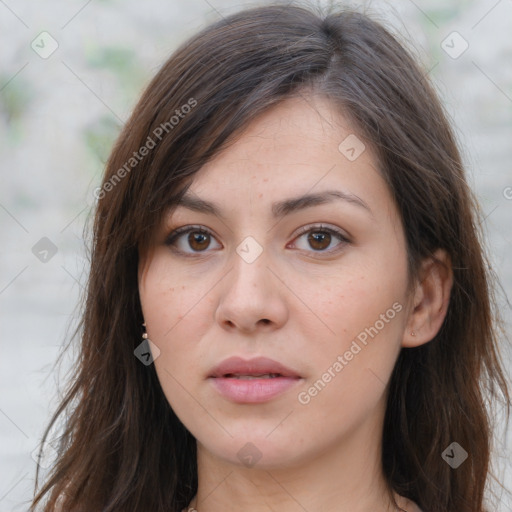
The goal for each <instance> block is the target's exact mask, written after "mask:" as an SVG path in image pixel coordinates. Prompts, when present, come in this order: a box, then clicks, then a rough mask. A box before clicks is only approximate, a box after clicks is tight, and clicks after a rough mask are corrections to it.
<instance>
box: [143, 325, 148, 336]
mask: <svg viewBox="0 0 512 512" xmlns="http://www.w3.org/2000/svg"><path fill="white" fill-rule="evenodd" d="M142 327H144V332H143V333H142V339H143V340H147V339H148V333H147V332H146V322H144V323H143V324H142Z"/></svg>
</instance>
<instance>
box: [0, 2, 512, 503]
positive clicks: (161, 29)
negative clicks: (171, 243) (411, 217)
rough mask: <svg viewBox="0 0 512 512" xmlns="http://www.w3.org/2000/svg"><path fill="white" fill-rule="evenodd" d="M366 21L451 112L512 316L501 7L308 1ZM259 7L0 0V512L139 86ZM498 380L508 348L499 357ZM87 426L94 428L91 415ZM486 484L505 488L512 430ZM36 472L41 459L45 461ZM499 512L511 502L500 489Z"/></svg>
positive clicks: (29, 459) (24, 496)
mask: <svg viewBox="0 0 512 512" xmlns="http://www.w3.org/2000/svg"><path fill="white" fill-rule="evenodd" d="M310 3H311V4H320V5H323V6H329V5H331V4H333V5H340V6H341V5H352V6H357V7H358V8H359V9H362V10H367V11H368V12H370V13H373V14H374V15H375V16H376V17H377V18H378V19H381V20H383V21H385V22H386V24H387V26H389V27H391V28H393V30H394V31H395V32H396V33H397V34H399V37H400V39H401V40H402V41H405V42H406V44H407V45H408V46H409V47H411V48H412V49H413V51H414V53H415V54H416V55H417V57H418V59H420V61H421V62H422V64H423V67H424V69H425V73H426V74H428V75H429V76H430V77H431V79H432V80H433V82H434V84H435V87H436V89H437V90H438V92H439V94H440V95H441V98H442V99H443V101H444V104H445V106H446V109H447V111H448V112H449V114H450V116H451V118H452V120H453V123H454V126H455V129H456V132H457V135H458V138H459V141H460V145H461V149H462V151H463V155H464V160H465V163H466V166H467V171H468V179H469V181H470V183H471V186H472V188H473V189H474V190H475V192H476V194H477V196H478V199H479V201H480V205H481V209H482V213H483V216H484V217H485V219H484V221H483V222H484V224H485V228H486V231H487V235H488V246H489V248H490V253H491V256H492V264H493V265H494V268H495V271H496V273H497V277H498V279H499V280H500V283H501V286H502V289H501V295H500V297H499V301H500V307H501V310H502V313H503V316H504V318H505V320H506V322H507V329H508V333H509V336H510V332H511V329H510V326H511V323H512V311H511V307H510V304H509V303H508V301H507V299H506V296H507V295H508V296H509V297H510V296H511V294H512V259H511V257H510V254H509V251H510V249H511V247H512V243H511V242H512V229H511V224H512V169H511V162H512V158H511V157H512V37H511V34H512V1H511V0H497V1H495V0H492V1H483V0H478V1H477V0H452V1H450V2H446V1H442V0H425V1H421V2H420V1H419V0H415V1H413V0H400V1H395V2H384V1H374V2H365V3H362V2H352V3H349V2H328V1H324V2H318V1H311V2H310ZM255 5H259V3H257V2H240V1H228V0H147V1H145V2H144V3H143V2H139V1H136V0H123V1H121V0H68V1H66V2H63V1H59V0H45V1H44V2H33V1H27V0H17V1H14V0H0V173H1V181H0V233H1V245H0V326H1V331H0V332H1V336H0V343H1V356H0V361H1V371H0V384H1V390H2V393H1V395H0V512H14V511H16V512H17V511H22V510H27V509H28V503H29V501H30V497H31V496H32V492H33V486H34V478H35V468H36V456H35V453H34V451H35V450H36V449H37V448H38V446H39V443H40V439H41V436H42V434H43V430H44V428H45V426H46V424H47V422H48V420H49V418H50V413H51V412H52V411H54V409H55V407H56V404H57V403H58V398H59V392H58V389H59V384H60V385H61V386H62V385H63V384H64V382H65V377H66V371H69V375H72V372H73V368H72V366H71V364H70V362H71V361H72V356H73V352H70V353H69V354H68V356H66V357H65V358H64V360H63V365H62V371H61V372H60V373H59V372H57V371H55V370H54V364H55V361H56V359H57V356H58V354H59V353H60V351H61V349H62V346H63V345H64V344H65V343H66V342H67V341H68V340H69V338H70V335H71V333H72V330H73V328H74V327H75V326H76V323H77V319H78V315H79V309H78V307H79V306H78V305H79V299H80V294H81V292H82V291H83V286H84V285H85V282H86V279H87V252H86V245H87V241H84V238H83V230H84V226H85V225H86V224H87V223H88V222H90V211H91V208H92V207H93V206H94V201H95V199H94V195H93V191H94V189H95V188H96V187H98V186H99V184H100V182H101V175H102V172H103V168H104V164H105V161H106V159H107V157H108V154H109V151H110V148H111V146H112V143H113V141H114V140H115V138H116V136H117V134H118V133H119V130H120V128H121V126H122V124H123V122H124V121H125V120H126V119H127V118H128V115H129V113H130V111H131V109H132V108H133V106H134V105H135V103H136V101H137V99H138V97H139V95H140V93H141V91H142V88H143V87H144V86H145V85H146V84H147V83H148V81H149V79H150V78H151V77H152V76H153V75H154V74H155V73H156V71H157V70H158V69H159V67H160V65H161V64H162V63H163V62H164V61H165V60H166V59H167V57H168V56H169V54H170V53H171V52H172V51H173V49H175V48H176V46H177V45H178V44H180V43H181V42H183V41H184V40H185V39H186V38H188V37H189V36H191V35H192V34H194V33H195V32H197V31H198V30H199V29H201V28H202V27H203V26H205V25H206V24H208V23H210V22H212V21H215V20H217V19H219V17H221V16H226V15H227V14H230V13H232V12H234V11H237V10H240V9H241V8H243V7H248V6H255ZM503 355H504V357H505V358H506V359H507V361H508V362H507V365H508V372H509V380H510V367H511V363H512V357H511V349H510V345H504V347H503ZM91 420H92V421H93V420H94V419H91ZM497 436H498V437H497V441H496V446H495V458H494V461H495V464H496V465H495V472H496V475H497V477H498V479H499V481H500V482H502V483H504V484H505V485H506V486H507V488H508V489H509V490H510V491H512V460H511V458H512V455H511V454H512V445H511V441H512V434H511V429H510V428H509V430H508V432H507V431H506V428H505V425H503V428H502V430H501V431H499V432H497ZM41 466H42V470H44V466H45V463H44V461H41ZM495 492H496V493H497V495H498V497H499V500H500V508H499V509H498V512H509V511H510V510H512V501H511V496H510V495H507V494H506V493H503V492H502V491H500V489H499V487H497V488H495Z"/></svg>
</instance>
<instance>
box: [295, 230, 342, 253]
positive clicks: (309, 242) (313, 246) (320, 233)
mask: <svg viewBox="0 0 512 512" xmlns="http://www.w3.org/2000/svg"><path fill="white" fill-rule="evenodd" d="M306 235H307V236H306ZM336 240H337V241H338V243H337V244H336V245H334V247H332V246H333V244H334V243H335V242H336ZM304 241H305V242H304ZM348 243H350V241H349V239H348V238H347V237H346V236H345V235H344V234H343V233H342V232H341V231H338V230H337V229H333V228H328V227H326V226H323V225H320V226H306V227H304V228H302V229H301V230H300V232H299V235H298V236H297V237H296V238H295V242H294V245H296V246H297V248H298V249H301V250H304V251H308V252H313V253H314V252H318V253H326V254H327V253H332V252H336V251H337V250H339V249H342V248H343V247H344V246H345V245H346V244H348Z"/></svg>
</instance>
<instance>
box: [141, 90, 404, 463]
mask: <svg viewBox="0 0 512 512" xmlns="http://www.w3.org/2000/svg"><path fill="white" fill-rule="evenodd" d="M347 137H348V139H347ZM356 137H357V135H355V133H354V129H353V128H352V126H351V124H350V123H349V122H348V121H347V120H345V119H343V118H342V117H340V116H339V115H338V114H337V113H335V108H334V107H333V105H332V104H330V103H329V102H328V101H327V100H323V99H321V98H318V97H317V98H315V97H311V98H309V99H308V101H305V100H304V99H302V98H301V99H288V100H286V101H284V102H282V103H281V104H279V105H278V106H276V107H274V108H273V109H272V110H270V111H268V112H267V113H265V114H264V115H262V116H261V117H259V118H258V119H257V120H255V121H253V123H252V124H251V125H250V126H249V127H248V129H247V130H246V131H245V132H244V133H243V135H242V136H240V137H239V139H238V140H237V141H236V142H235V143H234V144H233V145H231V146H230V147H229V148H227V149H225V150H224V152H222V153H220V154H219V155H218V156H217V157H216V158H214V159H213V160H211V161H210V162H209V163H208V164H207V165H205V166H204V167H203V168H202V169H201V170H200V171H199V172H198V173H197V174H196V175H195V177H194V181H193V183H192V185H191V187H190V188H189V190H188V192H187V196H188V197H189V198H190V201H187V203H186V204H183V205H180V206H178V207H177V208H176V209H174V210H172V211H170V212H169V213H168V215H167V216H166V217H165V219H164V221H163V223H162V225H161V226H160V227H159V229H158V231H157V232H156V233H155V236H154V243H153V246H152V248H151V250H149V251H148V252H147V253H146V254H144V255H142V257H141V263H140V267H139V291H140V299H141V304H142V310H143V314H144V318H145V321H146V324H147V332H148V336H149V339H150V340H151V341H152V343H153V344H154V345H153V347H158V351H159V355H158V357H157V358H156V359H155V368H156V371H157V374H158V378H159V380H160V382H161V385H162V388H163V391H164V393H165V395H166V397H167V400H168V401H169V403H170V405H171V406H172V408H173V410H174V411H175V413H176V414H177V415H178V417H179V418H180V419H181V421H182V422H183V424H184V425H185V426H186V427H187V428H188V429H189V430H190V432H191V433H192V434H193V435H194V437H195V438H196V439H197V441H198V448H200V449H201V450H204V451H206V452H208V454H210V455H211V456H212V457H216V458H218V459H222V460H223V461H224V462H227V463H233V464H237V465H241V464H246V463H247V461H248V460H253V461H256V462H257V463H258V465H259V466H260V467H262V468H273V467H277V466H280V467H282V466H283V465H291V464H294V463H299V462H301V461H302V462H303V461H307V460H308V459H313V458H315V457H317V456H318V455H319V454H320V453H332V452H333V451H334V452H335V451H336V450H339V449H341V448H342V447H343V446H345V447H346V445H347V443H348V441H349V439H351V438H353V437H354V436H355V435H356V433H358V434H357V435H359V436H360V437H361V436H364V435H367V436H371V435H373V436H374V437H375V432H378V431H379V430H380V429H381V426H382V421H383V414H384V411H385V399H386V383H387V382H388V380H389V377H390V375H391V372H392V369H393V366H394V363H395V361H396V358H397V356H398V354H399V351H400V348H401V343H402V337H403V333H404V329H405V325H406V318H405V316H406V315H405V312H406V310H407V303H408V300H409V299H408V297H409V294H408V286H407V283H408V280H407V257H406V245H405V239H404V234H403V228H402V224H401V221H400V218H399V215H398V212H397V210H396V207H395V205H394V203H393V200H392V198H391V195H390V192H389V191H388V189H387V187H386V184H385V182H384V180H383V178H382V177H381V175H380V174H379V172H378V170H377V169H378V162H377V160H376V158H375V156H374V155H373V154H372V152H371V151H370V148H369V147H368V146H367V147H366V148H364V146H363V145H362V144H363V143H362V141H361V138H360V137H358V138H356ZM305 195H314V196H316V197H315V198H310V199H309V200H307V199H299V198H301V197H303V196H305ZM204 202H208V203H211V205H206V203H204ZM212 205H213V207H212ZM182 228H183V231H181V232H177V231H176V230H178V229H180V230H181V229H182ZM154 353H155V355H156V354H157V351H156V350H154ZM232 357H237V358H240V359H238V360H232V361H231V363H232V364H229V363H230V362H229V361H228V364H227V365H224V366H222V363H225V361H226V360H228V359H229V358H232ZM255 358H267V359H269V360H272V361H273V362H271V361H268V360H262V359H259V360H256V361H254V359H255ZM244 363H245V364H244ZM278 364H280V365H281V366H278ZM219 365H221V366H220V367H219ZM264 374H267V375H265V376H263V375H264ZM268 374H274V375H273V376H269V375H268ZM276 374H278V376H275V375H276ZM363 441H364V440H363ZM247 457H249V459H248V458H247Z"/></svg>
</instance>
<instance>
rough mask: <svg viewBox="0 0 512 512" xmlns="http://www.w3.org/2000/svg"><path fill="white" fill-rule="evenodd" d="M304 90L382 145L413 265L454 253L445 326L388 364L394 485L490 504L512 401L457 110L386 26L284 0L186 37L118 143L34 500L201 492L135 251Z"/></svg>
mask: <svg viewBox="0 0 512 512" xmlns="http://www.w3.org/2000/svg"><path fill="white" fill-rule="evenodd" d="M306 89H307V90H309V91H313V93H314V94H317V95H322V96H323V97H326V98H328V99H329V100H330V101H331V102H332V104H333V108H338V109H339V110H340V112H341V113H343V115H345V116H347V117H348V118H349V119H350V120H351V121H352V122H353V123H354V126H355V127H357V129H358V131H359V134H360V135H361V136H362V137H363V138H364V139H365V140H366V141H368V142H369V144H371V145H372V147H373V148H374V149H375V151H376V154H377V155H378V157H379V164H380V169H379V171H380V172H381V173H382V175H383V176H384V178H385V179H386V182H387V184H388V186H389V189H390V191H391V193H392V196H393V198H394V201H396V204H397V207H398V210H399V212H400V214H401V218H402V223H403V229H404V231H405V235H406V240H407V250H408V258H409V272H410V275H412V276H415V275H416V274H415V273H416V271H417V269H418V268H419V264H420V262H421V261H422V260H423V259H424V258H426V257H428V256H431V255H432V254H433V253H434V251H435V250H436V249H438V248H442V249H445V250H446V251H447V252H448V254H449V256H450V257H451V261H452V264H453V272H454V285H453V289H452V293H451V300H450V306H449V310H448V313H447V316H446V319H445V321H444V323H443V325H442V327H441V330H440V332H439V333H438V334H437V336H436V337H435V338H434V339H433V340H432V341H431V342H429V343H427V344H425V345H423V346H421V347H419V348H415V349H403V350H402V351H401V353H400V355H399V357H398V360H397V362H396V367H395V368H394V371H393V374H392V376H391V382H390V384H389V396H388V402H387V413H386V417H385V423H384V431H383V451H382V465H383V470H384V474H385V477H386V479H387V482H388V484H389V487H390V489H393V490H394V491H396V492H398V493H399V494H401V495H403V496H405V497H408V498H410V499H412V500H414V501H415V502H416V503H417V504H418V505H419V506H420V507H421V508H422V509H423V510H424V511H425V512H455V511H456V512H482V511H483V510H484V505H485V501H484V496H485V490H486V486H487V483H488V475H489V467H490V466H489V464H490V448H491V433H492V428H493V425H492V423H491V414H490V411H489V408H488V406H489V403H491V402H492V401H493V400H495V399H499V398H502V399H503V401H504V402H505V403H506V406H507V413H508V412H509V411H508V408H509V405H510V397H509V394H508V389H507V383H506V380H505V377H504V373H503V370H502V366H501V362H500V355H499V351H498V342H499V340H500V336H501V334H504V333H502V332H501V331H500V325H501V324H500V323H499V317H498V311H497V308H496V306H495V297H494V291H493V290H494V285H493V279H492V273H491V270H490V267H489V265H488V263H487V259H486V256H485V251H484V247H483V244H482V236H481V233H480V231H479V229H480V228H479V219H480V217H479V215H480V214H479V211H478V206H477V203H476V201H475V199H474V196H473V194H472V193H471V191H470V189H469V187H468V185H467V183H466V180H465V175H464V170H463V166H462V163H461V157H460V155H459V151H458V149H457V145H456V141H455V139H454V135H453V133H452V130H451V128H450V126H449V123H448V121H447V117H446V115H445V113H444V111H443V108H442V107H441V105H440V103H439V100H438V99H437V97H436V94H435V92H434V91H433V88H432V86H431V85H430V84H429V82H428V80H427V78H426V77H425V76H424V73H423V72H422V70H421V69H420V68H419V66H418V65H417V64H416V63H415V61H414V59H413V58H412V57H411V56H410V54H409V52H408V51H407V50H406V49H404V47H403V46H402V45H401V44H400V43H399V42H398V41H397V39H396V38H395V37H394V36H392V35H391V34H390V32H389V31H387V30H386V29H385V28H383V26H382V25H381V24H379V23H377V22H375V21H373V20H372V19H371V18H370V17H368V16H367V15H364V14H361V13H358V12H354V11H348V10H344V11H340V12H330V13H328V14H326V15H323V14H320V13H318V12H315V11H313V10H311V9H309V8H304V7H297V6H280V5H270V6H265V7H259V8H254V9H250V10H245V11H242V12H239V13H237V14H234V15H231V16H229V17H227V18H225V19H222V20H220V21H219V22H217V23H215V24H213V25H211V26H209V27H207V28H206V29H204V30H203V31H202V32H200V33H199V34H198V35H196V36H194V37H193V38H191V39H190V40H189V41H187V42H186V43H185V44H183V45H182V46H181V47H180V48H179V49H178V50H177V51H176V52H175V53H174V54H173V55H172V56H171V57H170V58H169V60H168V61H167V62H166V63H165V64H164V65H163V67H162V68H161V69H160V71H159V72H158V73H157V75H156V76H155V77H154V79H153V80H152V81H151V83H150V84H149V85H148V87H147V88H146V90H145V92H144V93H143V95H142V97H141V99H140V101H139V102H138V104H137V105H136V107H135V109H134V112H133V114H132V116H131V118H130V119H129V121H128V122H127V123H126V125H125V126H124V129H123V131H122V133H121V134H120V136H119V138H118V140H117V142H116V144H115V146H114V148H113V150H112V153H111V156H110V159H109V161H108V164H107V167H106V170H105V175H104V180H103V184H102V187H101V189H100V190H99V191H98V193H97V194H96V195H97V197H98V203H97V209H96V212H95V220H94V227H93V239H92V251H91V267H90V275H89V281H88V288H87V293H86V298H85V304H84V311H83V315H82V319H81V323H80V326H79V329H78V331H77V332H79V334H80V337H81V340H80V341H81V343H80V354H79V358H78V361H77V366H76V377H75V378H74V379H73V381H72V382H71V383H70V385H69V389H68V391H67V394H66V395H65V397H64V399H63V401H62V403H61V405H60V407H59V408H58V410H57V411H56V413H55V415H54V417H53V419H52V422H51V424H50V426H49V427H48V429H47V430H46V433H45V438H46V437H47V434H48V432H49V430H50V428H51V427H52V425H54V424H55V422H56V421H57V420H58V419H59V418H60V417H61V415H66V422H65V428H64V430H63V433H62V435H61V436H60V438H59V446H58V453H59V456H58V460H57V462H56V464H55V465H54V467H53V468H52V471H51V473H50V474H49V476H48V478H47V479H46V481H45V483H44V485H43V486H42V488H41V489H40V490H39V491H38V493H37V495H36V497H35V499H34V501H33V504H32V510H35V509H36V506H37V505H38V504H41V505H42V504H43V502H44V503H45V505H44V510H45V511H47V512H49V511H54V510H58V508H57V507H56V503H57V502H59V503H60V505H59V506H60V507H62V510H64V511H66V512H75V511H87V512H91V511H95V510H98V511H99V510H102V511H103V512H112V511H119V510H123V511H141V510H144V511H152V512H160V511H161V512H163V511H166V512H167V511H170V510H171V511H173V512H178V511H180V510H181V509H182V508H183V507H185V506H186V505H187V504H188V503H189V501H190V500H191V499H192V498H193V496H194V495H195V492H196V490H197V466H196V464H197V462H196V444H195V439H194V438H193V437H192V436H191V434H190V433H189V432H188V430H187V429H186V428H185V426H184V425H183V424H182V423H181V422H180V420H179V419H178V418H177V417H176V415H175V414H174V412H173V410H172V409H171V407H170V405H169V404H168V402H167V400H166V398H165V396H164V394H163V392H162V389H161V387H160V384H159V381H158V378H157V376H156V372H155V369H154V366H153V365H149V366H145V365H144V364H141V362H140V361H139V360H138V359H137V358H136V357H135V356H134V349H135V348H136V347H137V346H138V345H139V343H140V342H141V333H142V327H141V323H142V322H143V318H142V312H141V306H140V301H139V295H138V284H137V267H138V261H139V255H140V252H139V251H142V250H144V248H145V247H147V246H148V244H149V240H150V236H151V233H152V232H153V230H154V228H155V227H156V226H157V225H158V224H159V222H160V220H161V219H162V215H163V213H164V212H166V211H168V209H169V208H170V207H172V205H173V204H175V202H176V200H178V199H179V198H180V197H181V195H182V194H183V192H185V190H186V188H187V187H188V186H189V185H190V183H191V181H192V179H193V177H194V174H195V173H196V172H197V171H198V170H199V169H200V168H201V166H202V165H204V163H206V162H207V161H208V160H209V159H211V158H212V157H213V156H214V155H216V154H217V153H218V152H219V151H220V150H221V149H224V148H225V147H227V146H228V145H229V143H230V141H232V140H233V138H234V137H236V136H237V135H238V134H240V133H241V130H243V129H244V127H246V126H247V125H248V124H249V123H250V122H251V120H253V119H255V118H256V116H258V115H259V114H261V113H262V112H264V111H265V110H266V109H268V108H271V107H272V106H273V105H276V104H277V103H278V102H280V101H282V100H284V99H285V98H288V97H290V96H292V95H298V94H301V93H302V92H303V91H305V90H306ZM186 106H187V107H186ZM150 141H151V142H150ZM143 147H145V148H146V150H147V151H143V150H142V149H141V148H143ZM143 153H144V155H143ZM122 169H124V171H123V170H122ZM452 442H457V443H459V444H460V445H461V446H462V447H463V448H464V449H465V450H466V451H467V452H468V454H469V457H468V459H467V460H466V461H465V462H464V463H463V464H462V465H461V466H460V467H459V468H457V469H452V468H451V467H450V466H449V465H448V464H447V463H446V462H445V461H444V460H443V458H442V457H441V453H442V452H443V450H445V449H446V448H447V447H448V446H449V445H450V444H451V443H452Z"/></svg>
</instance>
